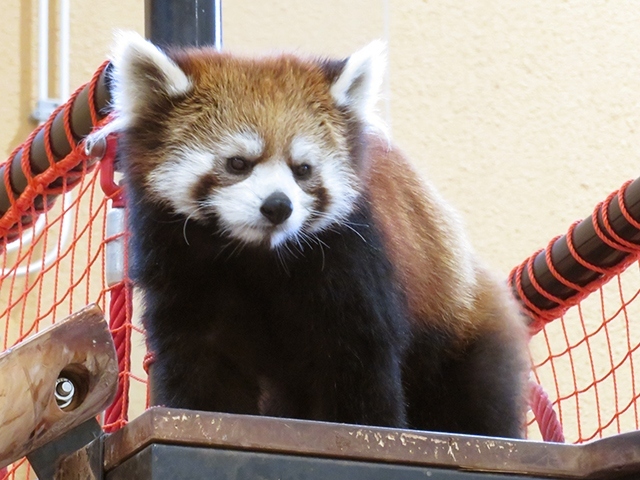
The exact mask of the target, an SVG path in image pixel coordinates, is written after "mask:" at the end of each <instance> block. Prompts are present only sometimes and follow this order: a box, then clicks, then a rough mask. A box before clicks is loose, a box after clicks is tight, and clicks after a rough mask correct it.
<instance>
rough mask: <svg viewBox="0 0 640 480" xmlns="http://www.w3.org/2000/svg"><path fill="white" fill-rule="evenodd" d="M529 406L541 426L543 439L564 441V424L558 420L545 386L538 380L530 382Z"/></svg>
mask: <svg viewBox="0 0 640 480" xmlns="http://www.w3.org/2000/svg"><path fill="white" fill-rule="evenodd" d="M529 406H530V407H531V411H532V412H533V416H534V417H535V419H536V423H537V424H538V427H539V428H540V433H541V434H542V439H543V440H544V441H545V442H560V443H564V433H563V432H562V425H561V424H560V421H559V420H558V416H557V415H556V412H555V411H554V410H553V405H552V403H551V400H549V397H548V396H547V394H546V393H545V391H544V390H543V388H542V387H541V386H540V385H539V384H538V383H536V382H534V381H531V382H530V392H529Z"/></svg>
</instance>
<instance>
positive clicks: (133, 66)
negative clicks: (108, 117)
mask: <svg viewBox="0 0 640 480" xmlns="http://www.w3.org/2000/svg"><path fill="white" fill-rule="evenodd" d="M111 57H112V58H111V63H112V64H113V69H112V71H111V81H112V83H111V97H112V99H113V100H112V107H113V110H114V117H115V119H114V120H112V121H111V122H109V123H108V124H107V125H106V126H105V127H104V128H102V129H101V130H98V131H96V132H93V133H91V134H90V135H89V138H88V139H87V141H89V142H91V141H97V140H99V139H100V138H101V137H106V136H107V135H109V134H110V133H112V132H117V131H122V130H125V129H126V128H127V127H128V126H129V125H131V122H132V120H133V119H135V118H136V116H138V115H140V114H141V113H142V112H144V111H145V110H146V109H147V108H148V106H149V105H151V104H153V103H154V102H156V101H157V100H159V99H160V98H162V97H165V98H172V97H177V96H180V95H183V94H185V93H187V92H189V91H190V90H191V88H192V86H193V85H192V83H191V80H190V79H189V77H188V76H187V75H186V74H185V73H184V72H183V71H182V69H181V68H180V67H179V66H178V65H176V63H175V62H174V61H173V60H171V59H170V58H169V57H168V56H167V55H166V54H165V53H164V52H162V51H161V50H160V49H159V48H158V47H156V46H155V45H153V44H152V43H151V42H148V41H147V40H145V39H144V38H142V37H141V36H140V35H139V34H138V33H136V32H118V33H116V42H115V46H114V48H113V53H112V55H111Z"/></svg>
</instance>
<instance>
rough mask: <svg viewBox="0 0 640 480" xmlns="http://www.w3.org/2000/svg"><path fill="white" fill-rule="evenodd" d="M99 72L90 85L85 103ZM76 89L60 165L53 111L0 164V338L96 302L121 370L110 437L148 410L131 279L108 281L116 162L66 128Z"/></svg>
mask: <svg viewBox="0 0 640 480" xmlns="http://www.w3.org/2000/svg"><path fill="white" fill-rule="evenodd" d="M104 67H105V66H104V65H103V66H102V67H101V69H100V70H98V72H96V75H95V76H94V78H93V80H92V82H91V83H90V89H89V91H90V93H89V98H90V99H91V98H93V95H94V94H95V93H94V92H95V83H96V82H97V80H98V77H99V75H100V74H101V72H102V70H103V69H104ZM81 90H82V87H81V88H80V89H78V91H76V93H75V94H74V95H73V96H72V98H71V100H70V101H69V102H68V103H67V104H66V105H65V106H63V107H61V109H62V111H63V112H64V113H63V114H64V118H65V134H66V137H67V140H68V141H69V144H70V145H71V146H72V147H73V151H72V152H71V153H70V154H69V155H67V156H66V157H65V158H63V159H59V158H57V157H56V156H55V154H54V152H53V149H52V140H51V138H50V136H51V129H52V123H53V119H54V118H55V116H56V115H57V113H58V112H56V113H54V114H53V115H52V116H51V118H50V120H49V121H48V122H47V123H45V124H44V125H42V126H41V127H39V128H38V129H37V130H36V131H35V132H34V133H33V134H32V135H30V137H29V139H28V140H27V141H26V142H25V143H24V144H23V145H21V146H20V147H18V148H17V149H16V150H14V152H13V153H12V154H11V156H10V157H9V159H8V161H7V162H5V163H4V166H5V168H4V172H5V174H4V184H5V188H6V189H7V192H8V193H9V197H10V203H11V206H10V208H9V210H8V211H6V212H5V213H4V215H3V216H2V217H1V218H0V252H1V258H0V335H1V342H2V348H3V350H4V349H7V348H9V347H11V346H13V345H14V344H16V343H17V342H19V341H21V340H23V339H24V338H26V337H28V336H30V335H33V334H34V333H36V332H38V331H39V330H40V329H42V328H44V327H46V326H48V325H50V324H52V323H54V322H56V321H57V320H59V319H62V318H64V317H66V316H67V315H69V314H70V313H72V312H75V311H77V310H79V309H81V308H82V307H84V306H85V305H87V304H88V303H97V304H98V305H99V306H100V307H101V308H102V309H103V310H104V311H105V312H106V313H107V314H108V318H109V322H110V326H111V329H112V334H113V336H114V339H115V341H116V344H117V352H118V359H119V364H120V371H121V372H120V382H119V387H118V394H119V395H118V399H117V400H116V402H115V403H114V405H112V406H111V407H110V408H109V410H108V411H107V412H106V413H105V416H104V419H103V424H104V427H105V429H106V430H113V429H116V428H119V427H120V426H122V425H123V424H124V423H126V421H127V418H129V417H132V416H137V415H138V414H139V413H140V412H142V411H143V410H144V408H145V406H146V403H145V402H146V374H145V373H144V371H143V369H142V356H143V355H144V339H143V336H142V333H141V332H140V330H139V329H137V328H136V327H134V326H133V325H132V322H131V313H132V307H131V304H132V301H131V289H130V288H129V282H128V279H126V277H125V278H124V279H123V281H122V282H119V283H116V284H114V285H112V286H109V285H107V284H106V281H105V273H106V249H107V245H108V244H109V243H110V242H112V241H115V240H117V239H118V238H119V237H121V236H122V233H116V234H115V235H111V236H110V237H108V236H107V231H106V229H107V212H108V210H109V209H110V208H111V207H112V204H116V205H117V204H118V203H119V202H118V198H117V197H118V193H119V192H118V189H117V188H114V186H113V185H109V183H108V182H101V178H100V173H101V169H102V170H106V176H107V177H108V178H109V179H111V178H110V177H109V173H110V172H109V168H107V167H109V166H110V163H109V161H112V160H113V153H114V152H113V151H111V150H112V148H111V147H112V146H113V143H110V147H109V148H108V149H107V154H106V155H105V158H104V160H103V163H102V164H98V163H96V161H95V159H93V158H91V157H89V156H88V155H87V153H85V151H84V148H83V145H78V144H77V141H76V138H74V135H73V132H71V128H70V112H71V111H72V109H73V102H74V101H76V99H77V97H78V94H79V92H80V91H81ZM89 103H90V105H91V107H92V108H91V116H92V121H93V122H92V123H93V124H94V125H96V124H98V123H99V120H98V118H99V117H98V114H97V112H96V111H95V107H94V102H93V101H90V102H89ZM105 121H106V120H105ZM40 131H42V132H44V139H45V150H46V152H47V159H48V161H49V168H48V169H46V170H45V171H44V172H42V173H39V174H36V173H34V172H33V169H32V166H30V164H29V162H28V159H29V151H30V149H31V145H32V141H33V140H34V139H35V138H36V137H37V135H38V133H39V132H40ZM20 150H22V157H21V162H20V168H21V170H22V173H23V174H24V176H25V177H26V179H27V186H26V188H25V189H24V191H23V192H22V193H21V194H20V195H17V194H15V193H14V192H13V191H12V185H11V183H10V178H9V172H10V171H11V169H10V164H11V161H12V159H13V158H14V157H15V156H16V154H18V152H19V151H20ZM107 160H109V161H107ZM98 167H99V168H98ZM103 176H104V175H103ZM105 187H107V191H106V192H105V191H104V188H105ZM65 192H67V193H65ZM120 203H121V202H120ZM20 220H22V221H20ZM130 399H131V401H130ZM27 467H28V466H27V465H26V462H24V461H21V462H18V463H17V464H15V465H12V466H11V467H10V468H9V469H8V478H35V475H34V474H33V472H31V471H30V469H28V468H27ZM0 477H1V475H0Z"/></svg>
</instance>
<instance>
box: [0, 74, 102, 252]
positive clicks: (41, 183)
mask: <svg viewBox="0 0 640 480" xmlns="http://www.w3.org/2000/svg"><path fill="white" fill-rule="evenodd" d="M108 68H109V62H105V63H104V64H103V65H102V66H101V67H100V68H99V69H98V70H97V71H96V72H95V73H94V75H93V77H92V79H91V81H90V82H88V83H87V84H85V85H83V86H82V87H80V88H78V89H77V90H76V91H75V92H74V93H73V95H71V97H70V99H69V100H68V101H67V102H66V103H64V104H63V105H61V106H60V107H58V108H57V109H56V110H55V111H54V112H53V113H52V114H51V116H50V117H49V119H48V120H47V121H46V122H45V123H44V124H42V125H40V126H39V127H38V128H36V129H35V130H34V131H33V132H32V133H31V135H29V137H28V138H27V140H26V141H25V142H24V143H23V144H22V145H19V146H18V147H17V148H16V149H15V150H14V151H13V152H12V153H11V155H9V158H8V159H7V161H6V162H4V163H3V164H2V165H0V238H4V239H6V240H7V241H11V240H13V239H15V238H17V237H18V236H19V235H20V231H21V230H22V227H26V226H29V225H31V224H32V223H33V222H34V221H35V218H33V217H34V215H33V212H34V211H35V213H36V215H37V214H39V213H42V212H44V211H46V210H48V209H49V208H50V207H51V206H52V203H53V200H54V199H55V197H56V196H57V195H60V194H62V193H65V191H66V190H69V189H71V188H72V187H73V186H74V185H75V184H76V183H78V182H79V181H80V179H81V178H82V176H83V175H84V174H85V173H86V172H87V171H88V170H89V169H91V168H92V167H93V166H94V165H95V163H96V161H97V160H98V159H99V155H96V152H95V151H93V152H92V151H85V149H84V145H81V144H80V142H81V141H82V139H83V138H84V137H85V136H86V135H87V134H89V133H90V132H91V130H92V129H93V128H95V127H97V126H99V125H101V124H103V123H105V122H107V121H108V119H107V113H108V112H107V109H108V106H109V103H110V100H111V98H110V95H109V88H108V85H107V83H108V73H107V72H108Z"/></svg>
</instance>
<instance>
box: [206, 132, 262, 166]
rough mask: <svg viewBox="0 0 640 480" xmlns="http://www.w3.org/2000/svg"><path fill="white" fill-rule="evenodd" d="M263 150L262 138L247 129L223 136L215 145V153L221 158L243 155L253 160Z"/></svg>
mask: <svg viewBox="0 0 640 480" xmlns="http://www.w3.org/2000/svg"><path fill="white" fill-rule="evenodd" d="M262 152H264V140H263V139H262V137H261V136H260V135H258V134H257V133H256V132H252V131H249V130H246V131H242V132H237V133H234V134H232V135H229V136H228V137H225V138H224V139H223V140H222V141H221V142H220V143H219V144H218V145H217V146H216V154H217V155H218V156H219V157H222V158H230V157H243V158H246V159H247V160H255V159H256V158H258V157H260V155H262Z"/></svg>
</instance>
